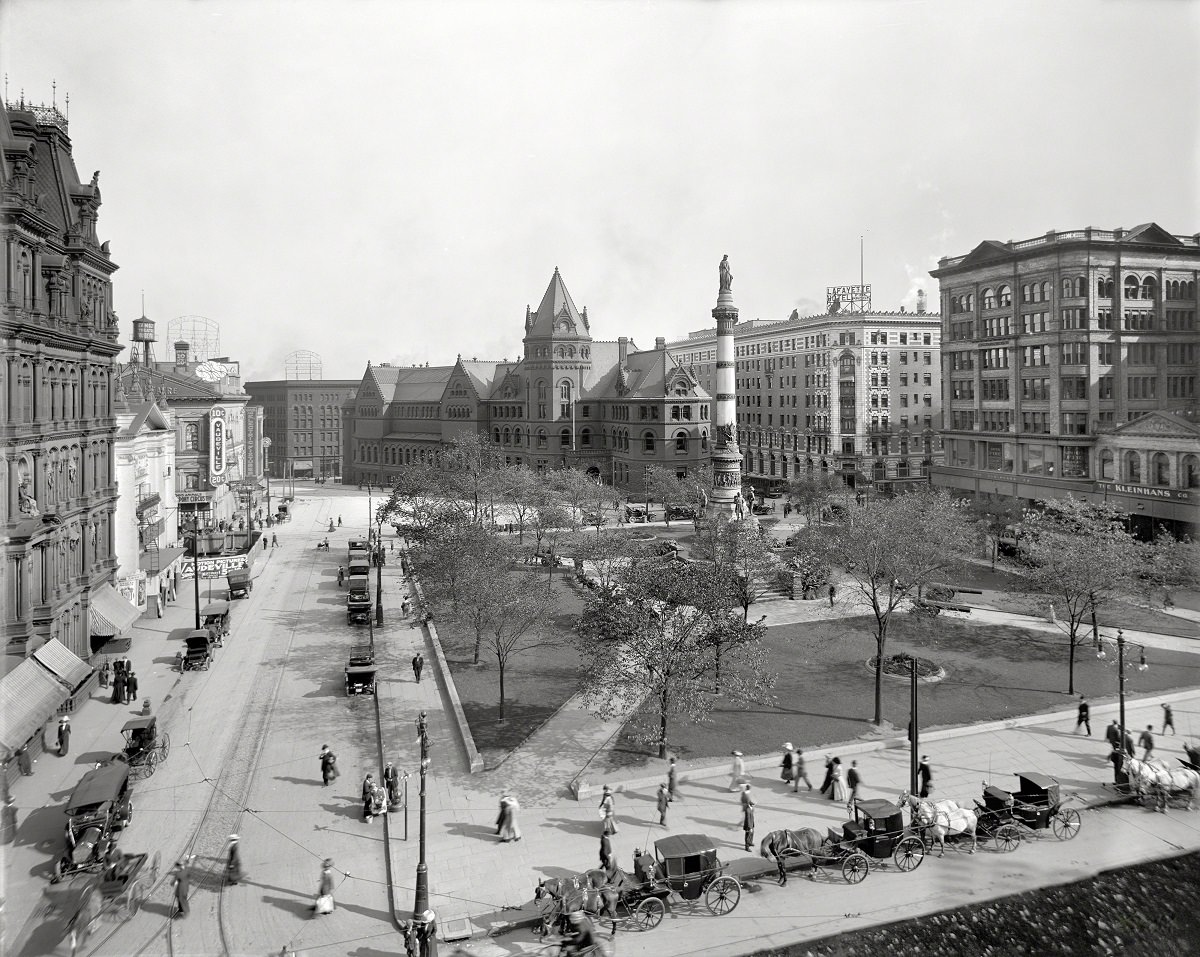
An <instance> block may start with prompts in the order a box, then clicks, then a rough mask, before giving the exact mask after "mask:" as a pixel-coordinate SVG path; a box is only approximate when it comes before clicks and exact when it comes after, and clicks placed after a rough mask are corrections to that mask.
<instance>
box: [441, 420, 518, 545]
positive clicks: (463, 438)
mask: <svg viewBox="0 0 1200 957" xmlns="http://www.w3.org/2000/svg"><path fill="white" fill-rule="evenodd" d="M503 462H504V458H503V455H502V453H501V451H500V449H499V448H497V447H496V446H495V445H494V444H493V443H492V441H491V439H489V438H488V437H487V436H486V435H481V434H480V433H478V432H470V431H465V430H464V431H462V432H459V433H458V434H457V435H455V436H454V438H453V439H451V440H450V445H449V447H448V448H447V449H446V450H445V451H444V452H443V454H442V463H443V476H444V482H445V493H446V495H447V497H448V498H449V500H450V501H451V502H454V503H455V504H457V505H459V507H462V508H464V509H465V510H466V513H467V514H468V515H469V516H470V520H471V522H472V523H473V524H475V525H481V524H483V521H484V517H485V516H490V515H491V514H493V513H494V507H493V506H494V504H495V500H496V498H497V496H498V494H499V481H498V475H499V470H500V468H501V467H502V466H503Z"/></svg>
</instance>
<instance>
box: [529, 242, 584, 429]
mask: <svg viewBox="0 0 1200 957" xmlns="http://www.w3.org/2000/svg"><path fill="white" fill-rule="evenodd" d="M523 341H524V345H525V369H526V373H527V375H528V383H529V386H528V388H529V401H528V407H529V421H530V422H531V423H532V422H537V423H557V422H560V421H561V422H570V421H571V418H572V417H573V416H574V414H575V413H574V409H575V400H576V399H577V398H578V396H579V394H580V392H581V391H582V389H583V386H584V383H585V380H586V379H587V377H588V376H589V375H590V374H591V371H592V335H591V329H590V328H589V326H588V316H587V309H586V308H585V309H584V310H583V312H580V311H579V310H578V309H576V308H575V302H574V300H572V299H571V294H570V293H569V292H567V287H566V284H565V283H564V282H563V280H562V276H560V275H559V272H558V267H557V266H556V267H555V268H554V275H553V276H552V277H551V279H550V285H549V286H547V287H546V294H545V295H544V296H542V301H541V303H539V304H538V307H537V310H536V311H530V309H529V307H528V306H526V307H525V338H524V340H523Z"/></svg>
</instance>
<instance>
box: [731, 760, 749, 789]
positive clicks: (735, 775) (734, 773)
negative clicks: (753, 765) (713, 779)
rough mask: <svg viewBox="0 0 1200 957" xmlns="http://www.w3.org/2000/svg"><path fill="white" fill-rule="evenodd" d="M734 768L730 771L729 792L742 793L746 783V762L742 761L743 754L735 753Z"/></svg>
mask: <svg viewBox="0 0 1200 957" xmlns="http://www.w3.org/2000/svg"><path fill="white" fill-rule="evenodd" d="M732 753H733V766H732V767H731V768H730V769H729V790H730V791H740V790H741V789H742V785H743V784H745V783H746V762H745V761H743V760H742V752H741V751H734V752H732Z"/></svg>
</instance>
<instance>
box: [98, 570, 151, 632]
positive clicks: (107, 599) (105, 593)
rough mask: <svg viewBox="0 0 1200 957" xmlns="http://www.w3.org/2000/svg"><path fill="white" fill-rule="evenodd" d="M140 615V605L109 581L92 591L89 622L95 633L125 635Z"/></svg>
mask: <svg viewBox="0 0 1200 957" xmlns="http://www.w3.org/2000/svg"><path fill="white" fill-rule="evenodd" d="M139 615H141V611H140V610H139V609H138V607H137V606H136V605H132V604H130V603H129V602H128V601H127V600H126V599H125V597H124V596H123V595H122V594H121V593H120V592H119V591H117V590H116V589H115V588H113V586H112V585H110V584H108V583H107V582H105V583H104V584H103V585H101V586H100V587H99V588H97V589H95V590H93V591H92V597H91V603H90V605H89V606H88V624H89V625H90V626H91V632H92V634H93V635H95V636H97V637H102V636H105V635H123V634H125V632H126V631H128V630H129V627H130V626H131V625H132V624H133V623H134V622H135V621H137V620H138V616H139Z"/></svg>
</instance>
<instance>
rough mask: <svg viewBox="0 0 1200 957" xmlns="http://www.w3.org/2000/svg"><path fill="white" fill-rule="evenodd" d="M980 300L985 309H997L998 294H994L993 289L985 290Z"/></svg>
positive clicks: (980, 295)
mask: <svg viewBox="0 0 1200 957" xmlns="http://www.w3.org/2000/svg"><path fill="white" fill-rule="evenodd" d="M979 299H980V301H981V304H982V305H983V308H984V309H995V308H996V294H995V293H994V292H992V290H991V288H988V289H985V290H983V292H981V293H980V294H979Z"/></svg>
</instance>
